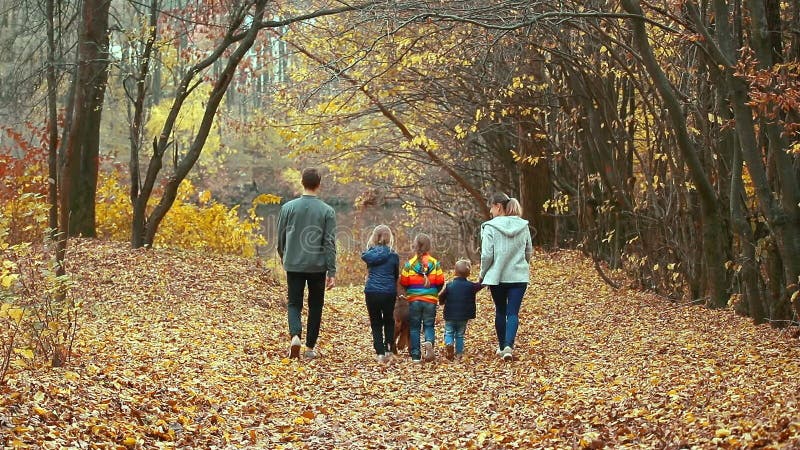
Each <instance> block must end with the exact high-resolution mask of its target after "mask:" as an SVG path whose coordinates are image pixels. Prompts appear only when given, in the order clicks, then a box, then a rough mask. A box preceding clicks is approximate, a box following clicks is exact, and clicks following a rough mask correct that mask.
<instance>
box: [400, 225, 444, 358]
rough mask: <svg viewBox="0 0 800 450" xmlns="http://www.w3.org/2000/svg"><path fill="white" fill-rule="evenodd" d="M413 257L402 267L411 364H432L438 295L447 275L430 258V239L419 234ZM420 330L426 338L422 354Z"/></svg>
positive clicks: (437, 262) (401, 275) (401, 284)
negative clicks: (423, 361)
mask: <svg viewBox="0 0 800 450" xmlns="http://www.w3.org/2000/svg"><path fill="white" fill-rule="evenodd" d="M412 250H413V251H414V256H413V257H412V258H411V259H410V260H409V261H408V262H407V263H405V265H403V270H402V271H401V272H400V287H401V290H402V291H404V292H405V298H406V299H407V300H408V321H409V326H410V328H411V332H410V334H411V336H410V338H411V361H412V362H415V363H418V362H420V357H421V358H422V359H424V360H425V361H433V359H434V353H433V342H434V339H435V338H436V331H435V328H434V322H435V321H436V305H437V304H438V303H439V291H440V290H442V286H444V272H442V266H441V264H439V261H438V260H436V258H434V257H433V256H431V255H430V254H429V253H428V252H430V251H431V237H430V236H428V235H427V234H424V233H420V234H418V235H417V236H416V237H415V238H414V243H413V245H412ZM420 329H422V332H423V333H424V335H425V342H423V343H422V346H421V347H422V349H421V351H420Z"/></svg>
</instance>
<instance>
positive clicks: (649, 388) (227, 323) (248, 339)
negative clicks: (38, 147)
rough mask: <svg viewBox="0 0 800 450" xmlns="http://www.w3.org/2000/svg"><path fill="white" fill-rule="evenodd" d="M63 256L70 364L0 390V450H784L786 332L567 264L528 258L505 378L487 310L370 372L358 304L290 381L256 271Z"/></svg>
mask: <svg viewBox="0 0 800 450" xmlns="http://www.w3.org/2000/svg"><path fill="white" fill-rule="evenodd" d="M71 249H72V250H71V253H70V255H69V256H68V260H69V262H70V272H71V273H72V274H73V276H74V277H75V281H76V288H75V292H74V294H75V295H76V296H77V297H79V298H83V299H84V301H85V311H84V312H83V313H82V316H81V317H80V329H79V331H78V335H77V340H76V342H75V345H74V347H73V354H72V357H71V359H70V362H69V364H67V365H66V366H65V367H62V368H52V369H46V368H41V367H30V368H23V369H18V370H15V371H13V372H12V373H10V374H9V376H8V378H7V380H6V383H5V384H4V385H0V393H1V394H2V395H0V444H2V447H3V448H63V447H67V448H119V449H123V448H128V449H133V448H265V449H279V448H283V449H306V448H310V449H315V448H326V449H327V448H341V449H349V448H374V449H379V448H416V449H437V448H439V449H462V448H567V449H569V448H593V449H598V448H643V449H645V448H646V449H652V448H668V449H680V448H701V449H705V448H796V447H800V415H799V414H798V401H800V349H798V343H797V340H796V339H795V338H793V337H792V336H791V334H790V332H789V331H786V330H776V329H773V328H770V327H769V326H758V327H756V326H753V325H752V324H751V322H750V321H749V320H748V319H746V318H741V317H738V316H736V315H734V314H733V313H732V312H731V311H730V310H709V309H705V308H703V307H700V306H692V305H683V304H675V303H671V302H669V301H667V300H665V299H663V298H660V297H657V296H655V295H652V294H649V293H642V292H637V291H633V290H628V289H621V290H617V291H614V290H612V289H611V288H610V287H608V286H607V285H605V284H604V283H603V282H602V281H601V280H600V279H599V278H598V277H597V275H596V273H595V271H594V269H593V267H592V263H591V261H590V260H587V259H585V258H584V257H583V256H581V255H580V254H579V253H576V252H570V251H561V252H558V253H553V254H545V253H538V254H537V255H536V256H535V261H534V263H533V265H532V277H531V279H532V282H531V284H530V286H529V289H528V291H527V293H526V295H525V299H524V301H523V307H522V311H521V326H520V332H519V335H518V339H517V348H516V355H517V359H516V360H515V361H513V362H503V361H502V360H499V359H498V358H497V357H496V356H495V353H494V343H495V339H494V337H493V335H494V331H493V330H494V328H493V316H494V308H493V305H492V302H491V299H490V297H489V293H488V292H487V291H485V290H484V291H482V292H481V293H480V294H479V300H478V302H479V305H478V318H477V319H476V320H474V321H472V322H471V323H470V324H469V327H468V329H467V343H466V352H465V358H464V359H463V360H462V361H459V362H448V361H447V360H445V359H444V358H443V355H444V351H443V346H442V331H443V321H442V318H441V310H440V311H439V313H438V317H437V329H436V330H437V345H436V351H437V360H436V361H435V362H433V363H425V364H422V365H413V364H412V363H411V361H410V360H409V358H408V357H398V358H394V359H393V360H392V362H391V363H389V364H380V363H378V362H376V361H375V358H374V356H375V355H374V351H373V350H372V344H371V337H370V331H369V323H368V319H367V314H366V308H365V305H364V300H363V294H362V293H361V288H362V287H361V286H340V287H336V288H335V289H333V290H332V291H329V292H328V294H327V297H326V303H325V309H324V315H323V326H322V331H321V337H320V342H319V345H318V349H319V352H320V357H319V358H317V359H315V360H308V361H307V360H300V361H296V360H289V359H287V358H286V356H287V345H288V336H287V325H286V308H285V293H284V287H283V286H282V285H281V282H280V281H277V280H280V279H281V277H280V276H278V275H279V274H273V273H271V272H270V270H269V269H268V268H267V267H268V266H267V265H265V264H263V263H261V262H259V261H257V260H253V259H241V258H237V257H229V256H214V255H211V254H208V253H199V252H189V251H182V250H171V249H157V250H150V251H145V250H141V251H131V250H130V249H129V248H128V246H127V245H126V244H124V243H108V242H95V241H81V242H80V243H79V244H78V245H74V246H72V247H71ZM348 270H353V269H352V268H350V269H348ZM356 270H361V267H358V268H357V269H356Z"/></svg>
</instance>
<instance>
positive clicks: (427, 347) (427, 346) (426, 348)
mask: <svg viewBox="0 0 800 450" xmlns="http://www.w3.org/2000/svg"><path fill="white" fill-rule="evenodd" d="M422 359H424V360H425V361H433V342H428V341H425V342H423V343H422Z"/></svg>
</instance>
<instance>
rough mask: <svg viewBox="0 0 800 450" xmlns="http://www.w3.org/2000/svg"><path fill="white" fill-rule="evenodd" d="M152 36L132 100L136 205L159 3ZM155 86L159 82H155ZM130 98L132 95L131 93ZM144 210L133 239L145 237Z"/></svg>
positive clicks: (133, 200)
mask: <svg viewBox="0 0 800 450" xmlns="http://www.w3.org/2000/svg"><path fill="white" fill-rule="evenodd" d="M149 25H150V26H149V28H148V36H147V40H146V41H145V45H144V51H143V52H142V55H141V59H140V66H139V71H138V73H137V74H136V76H135V77H134V79H133V81H134V83H135V94H134V95H133V97H132V98H131V100H132V101H133V117H132V118H131V119H132V120H131V127H130V146H131V156H130V160H129V162H128V169H129V171H130V176H131V186H130V199H131V204H132V205H136V204H137V202H138V199H139V194H140V191H141V189H142V186H141V172H140V171H141V168H140V166H139V154H140V151H141V148H142V142H143V132H144V122H145V99H146V96H147V77H148V75H149V74H150V68H151V62H152V58H153V47H154V45H155V42H156V38H157V37H158V0H152V1H151V3H150V23H149ZM153 82H154V83H155V82H156V80H154V81H153ZM128 95H129V96H130V95H131V93H128ZM143 213H144V209H137V208H134V220H133V221H132V230H131V236H139V239H143V236H144V222H145V220H144V215H143ZM137 242H138V240H137V239H133V238H132V239H131V244H132V245H133V246H134V247H138V246H139V245H137Z"/></svg>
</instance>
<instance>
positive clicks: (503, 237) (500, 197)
mask: <svg viewBox="0 0 800 450" xmlns="http://www.w3.org/2000/svg"><path fill="white" fill-rule="evenodd" d="M489 211H490V213H491V215H492V219H491V220H488V221H486V222H484V223H483V224H481V272H480V276H479V279H478V281H479V282H480V283H481V284H484V285H486V286H489V290H490V292H491V293H492V300H494V306H495V316H494V327H495V331H496V332H497V344H498V348H497V352H496V353H497V355H498V356H500V357H501V358H503V359H504V360H506V361H511V360H512V359H513V357H514V355H513V353H514V339H515V338H516V336H517V329H518V328H519V309H520V306H521V305H522V296H523V295H524V294H525V290H526V289H527V287H528V281H529V279H530V264H529V261H530V259H531V256H533V243H532V241H531V232H530V228H528V221H527V220H525V219H523V218H521V217H519V216H520V215H521V214H522V208H521V207H520V204H519V201H517V199H514V198H509V197H508V196H507V195H506V194H504V193H502V192H498V193H495V194H493V195H492V196H491V197H490V199H489Z"/></svg>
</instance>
